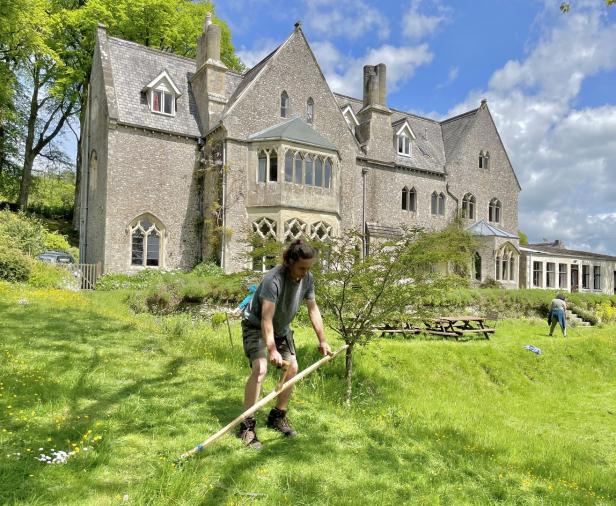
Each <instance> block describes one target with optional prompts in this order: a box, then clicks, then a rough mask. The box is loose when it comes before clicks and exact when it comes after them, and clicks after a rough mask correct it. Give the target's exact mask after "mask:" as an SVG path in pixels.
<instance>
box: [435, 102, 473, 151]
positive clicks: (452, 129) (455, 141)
mask: <svg viewBox="0 0 616 506" xmlns="http://www.w3.org/2000/svg"><path fill="white" fill-rule="evenodd" d="M478 110H479V108H477V109H473V110H472V111H468V112H465V113H464V114H460V115H459V116H454V117H453V118H449V119H446V120H445V121H443V122H442V123H441V129H442V132H443V146H444V148H445V158H446V159H447V160H450V159H451V158H452V156H453V154H454V153H455V151H456V148H457V147H458V146H459V144H460V142H461V141H462V140H463V139H464V138H465V137H466V134H467V133H468V131H469V130H470V128H471V127H472V126H473V123H474V122H475V117H476V115H477V111H478Z"/></svg>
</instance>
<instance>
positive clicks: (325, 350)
mask: <svg viewBox="0 0 616 506" xmlns="http://www.w3.org/2000/svg"><path fill="white" fill-rule="evenodd" d="M319 351H320V352H321V355H323V356H325V355H333V354H334V352H333V351H332V349H331V348H330V347H329V344H327V341H321V342H320V343H319Z"/></svg>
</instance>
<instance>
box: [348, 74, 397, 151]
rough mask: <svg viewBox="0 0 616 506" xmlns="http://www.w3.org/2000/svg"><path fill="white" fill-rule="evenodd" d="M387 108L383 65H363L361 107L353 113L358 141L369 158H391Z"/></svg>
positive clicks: (389, 113)
mask: <svg viewBox="0 0 616 506" xmlns="http://www.w3.org/2000/svg"><path fill="white" fill-rule="evenodd" d="M390 117H391V111H390V110H389V108H388V107H387V67H386V66H385V64H384V63H379V64H378V65H365V66H364V96H363V107H362V109H361V110H360V111H359V113H358V114H357V119H358V120H359V126H358V127H357V134H358V137H359V141H360V142H361V143H362V144H364V145H365V148H366V153H367V154H368V156H370V157H371V158H375V159H378V160H381V161H387V162H389V161H393V148H392V146H393V144H392V143H393V134H392V132H393V130H392V128H391V119H390Z"/></svg>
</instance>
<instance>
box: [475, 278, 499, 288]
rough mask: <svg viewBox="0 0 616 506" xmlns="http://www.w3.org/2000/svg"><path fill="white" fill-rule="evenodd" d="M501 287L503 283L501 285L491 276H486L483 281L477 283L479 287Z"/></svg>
mask: <svg viewBox="0 0 616 506" xmlns="http://www.w3.org/2000/svg"><path fill="white" fill-rule="evenodd" d="M502 287H503V285H501V284H500V283H499V282H498V281H496V280H495V279H492V278H486V279H485V281H483V282H482V283H481V284H480V285H479V288H502Z"/></svg>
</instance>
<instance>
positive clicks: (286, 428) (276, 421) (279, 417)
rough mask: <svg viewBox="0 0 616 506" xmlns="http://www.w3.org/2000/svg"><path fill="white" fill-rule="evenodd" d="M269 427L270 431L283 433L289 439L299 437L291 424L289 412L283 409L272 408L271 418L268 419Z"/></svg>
mask: <svg viewBox="0 0 616 506" xmlns="http://www.w3.org/2000/svg"><path fill="white" fill-rule="evenodd" d="M267 426H268V427H269V428H270V429H274V430H277V431H278V432H282V433H283V434H284V435H285V436H287V437H293V436H297V432H296V431H295V429H294V428H293V427H291V425H290V424H289V420H288V419H287V412H286V411H283V410H282V409H278V408H272V410H271V411H270V414H269V416H268V417H267Z"/></svg>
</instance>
